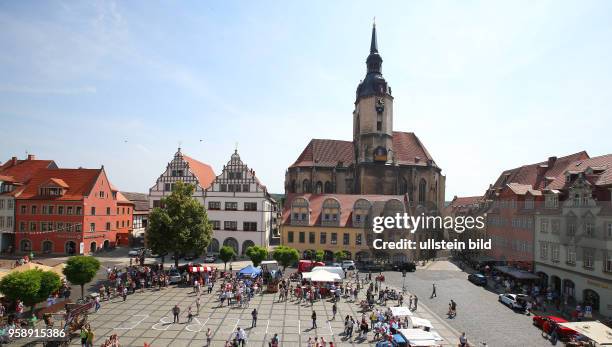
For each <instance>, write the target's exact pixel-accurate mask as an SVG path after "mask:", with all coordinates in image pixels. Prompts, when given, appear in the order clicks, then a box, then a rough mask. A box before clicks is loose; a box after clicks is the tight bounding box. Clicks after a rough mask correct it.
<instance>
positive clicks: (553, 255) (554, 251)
mask: <svg viewBox="0 0 612 347" xmlns="http://www.w3.org/2000/svg"><path fill="white" fill-rule="evenodd" d="M550 260H552V261H554V262H559V244H558V243H554V244H551V246H550Z"/></svg>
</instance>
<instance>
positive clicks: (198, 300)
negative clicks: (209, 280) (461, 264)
mask: <svg viewBox="0 0 612 347" xmlns="http://www.w3.org/2000/svg"><path fill="white" fill-rule="evenodd" d="M196 310H197V311H196V314H197V315H198V316H199V315H200V297H199V296H198V297H197V298H196Z"/></svg>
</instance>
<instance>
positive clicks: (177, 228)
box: [146, 181, 212, 267]
mask: <svg viewBox="0 0 612 347" xmlns="http://www.w3.org/2000/svg"><path fill="white" fill-rule="evenodd" d="M194 190H195V187H194V186H193V185H192V184H185V183H183V182H181V181H178V182H177V183H176V184H174V187H173V189H172V194H170V195H169V196H168V197H166V198H163V199H162V200H161V201H162V206H164V207H163V208H159V207H157V208H154V209H153V211H152V212H151V214H150V215H149V225H148V228H147V234H146V235H147V245H148V246H149V247H150V248H151V250H152V251H153V252H154V253H157V254H165V253H172V254H174V256H175V260H174V264H175V266H177V267H178V258H179V255H180V254H186V253H191V252H193V253H196V254H202V253H204V251H205V250H206V247H208V244H210V240H211V237H212V236H211V235H212V225H211V224H210V223H209V222H208V215H207V214H206V210H205V209H204V207H203V206H202V204H200V203H199V202H198V200H196V199H195V198H194V197H193V196H192V195H193V192H194Z"/></svg>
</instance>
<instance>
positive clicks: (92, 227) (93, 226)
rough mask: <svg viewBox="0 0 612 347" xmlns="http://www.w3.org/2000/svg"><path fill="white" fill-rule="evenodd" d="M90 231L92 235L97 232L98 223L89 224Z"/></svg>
mask: <svg viewBox="0 0 612 347" xmlns="http://www.w3.org/2000/svg"><path fill="white" fill-rule="evenodd" d="M89 231H90V232H92V233H93V232H95V231H96V223H89Z"/></svg>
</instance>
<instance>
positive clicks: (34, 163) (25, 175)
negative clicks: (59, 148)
mask: <svg viewBox="0 0 612 347" xmlns="http://www.w3.org/2000/svg"><path fill="white" fill-rule="evenodd" d="M47 168H57V165H55V162H54V161H53V160H35V159H34V160H17V163H16V164H15V165H13V161H12V160H11V159H9V160H8V161H7V162H6V163H4V165H2V166H0V174H1V175H5V176H13V178H14V179H15V181H17V182H23V183H26V182H27V181H28V180H29V179H30V178H31V177H32V175H34V173H36V171H37V170H39V169H47Z"/></svg>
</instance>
